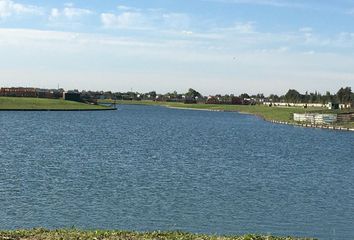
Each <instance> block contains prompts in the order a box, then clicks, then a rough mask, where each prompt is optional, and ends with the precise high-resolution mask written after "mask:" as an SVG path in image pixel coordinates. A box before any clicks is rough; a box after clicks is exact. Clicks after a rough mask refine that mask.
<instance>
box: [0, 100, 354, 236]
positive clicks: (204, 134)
mask: <svg viewBox="0 0 354 240" xmlns="http://www.w3.org/2000/svg"><path fill="white" fill-rule="evenodd" d="M0 123H1V125H0V136H1V139H0V229H9V230H10V229H17V228H32V227H45V228H51V229H52V228H63V227H71V226H75V227H77V228H83V229H97V228H100V229H120V230H138V231H147V230H183V231H189V232H195V233H211V234H227V235H230V234H245V233H264V234H274V235H280V236H284V235H285V236H287V235H292V236H310V237H317V238H320V239H328V240H329V239H331V240H332V239H339V240H341V239H353V238H354V134H353V133H352V132H339V131H331V130H323V129H308V128H300V127H293V126H287V125H276V124H272V123H269V122H265V121H263V120H261V119H259V118H257V117H254V116H251V115H244V114H238V113H228V112H208V111H192V110H177V109H168V108H164V107H156V106H129V105H122V106H119V110H118V111H108V112H0Z"/></svg>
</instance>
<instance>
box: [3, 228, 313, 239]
mask: <svg viewBox="0 0 354 240" xmlns="http://www.w3.org/2000/svg"><path fill="white" fill-rule="evenodd" d="M0 239H17V240H37V239H47V240H58V239H82V240H91V239H106V240H175V239H179V240H236V239H237V240H251V239H257V240H268V239H273V240H315V238H309V237H290V236H288V237H284V236H283V237H282V236H272V235H271V234H245V235H213V234H198V233H189V232H183V231H158V230H157V231H148V232H138V231H119V230H80V229H76V228H71V229H56V230H55V229H53V230H48V229H44V228H34V229H28V230H26V229H19V230H10V231H6V230H0Z"/></svg>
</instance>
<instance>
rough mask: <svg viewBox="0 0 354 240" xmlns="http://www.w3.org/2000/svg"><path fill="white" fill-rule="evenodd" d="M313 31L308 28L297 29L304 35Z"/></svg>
mask: <svg viewBox="0 0 354 240" xmlns="http://www.w3.org/2000/svg"><path fill="white" fill-rule="evenodd" d="M312 31H313V29H312V28H310V27H302V28H300V29H299V32H304V33H308V32H312Z"/></svg>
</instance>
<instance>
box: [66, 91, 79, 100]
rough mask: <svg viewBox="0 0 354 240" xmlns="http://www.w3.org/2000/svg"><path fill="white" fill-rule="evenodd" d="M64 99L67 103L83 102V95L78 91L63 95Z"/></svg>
mask: <svg viewBox="0 0 354 240" xmlns="http://www.w3.org/2000/svg"><path fill="white" fill-rule="evenodd" d="M63 99H64V100H67V101H74V102H81V94H80V93H79V92H78V91H75V90H74V91H67V92H64V93H63Z"/></svg>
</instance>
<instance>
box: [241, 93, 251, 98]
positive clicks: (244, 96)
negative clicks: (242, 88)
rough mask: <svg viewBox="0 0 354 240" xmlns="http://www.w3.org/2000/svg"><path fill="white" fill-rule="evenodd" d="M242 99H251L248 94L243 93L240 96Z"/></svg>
mask: <svg viewBox="0 0 354 240" xmlns="http://www.w3.org/2000/svg"><path fill="white" fill-rule="evenodd" d="M240 98H242V99H244V98H250V96H249V95H248V94H247V93H242V94H241V95H240Z"/></svg>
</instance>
